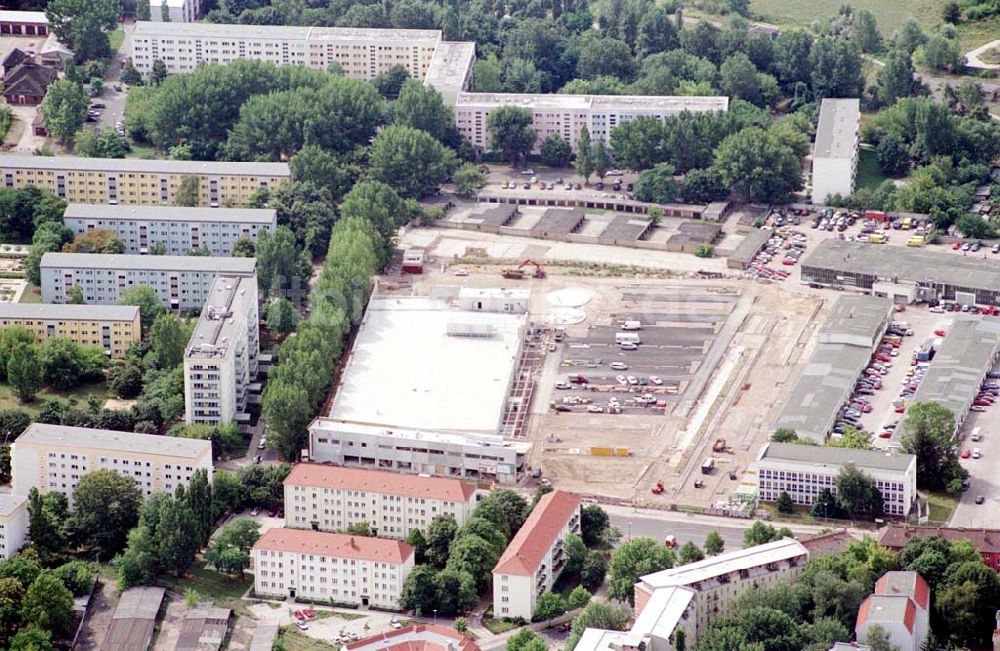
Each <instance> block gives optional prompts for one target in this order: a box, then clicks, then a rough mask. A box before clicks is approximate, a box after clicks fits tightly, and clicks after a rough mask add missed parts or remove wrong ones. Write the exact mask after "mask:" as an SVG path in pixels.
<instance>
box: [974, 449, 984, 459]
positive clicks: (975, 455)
mask: <svg viewBox="0 0 1000 651" xmlns="http://www.w3.org/2000/svg"><path fill="white" fill-rule="evenodd" d="M982 456H983V453H982V452H980V451H979V448H973V450H972V458H973V459H980V458H982Z"/></svg>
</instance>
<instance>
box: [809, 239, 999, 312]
mask: <svg viewBox="0 0 1000 651" xmlns="http://www.w3.org/2000/svg"><path fill="white" fill-rule="evenodd" d="M802 282H803V283H807V284H808V283H818V284H820V285H826V286H829V287H845V288H857V289H865V290H872V292H873V293H874V294H877V295H883V296H888V297H890V298H892V299H893V300H894V301H895V302H902V303H913V302H916V301H930V300H943V301H954V302H957V303H963V304H966V305H977V304H978V305H1000V265H998V264H997V263H996V262H995V261H993V260H984V259H983V258H977V257H976V256H960V255H952V254H950V253H941V252H937V251H930V250H928V249H926V248H923V247H916V248H915V247H906V246H885V245H881V244H869V243H867V242H848V241H846V240H838V239H834V238H830V239H826V240H823V241H822V242H820V243H819V244H817V245H816V246H815V247H813V248H811V250H810V251H809V253H807V254H806V256H805V257H804V258H803V259H802Z"/></svg>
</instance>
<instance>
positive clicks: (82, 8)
mask: <svg viewBox="0 0 1000 651" xmlns="http://www.w3.org/2000/svg"><path fill="white" fill-rule="evenodd" d="M120 13H121V5H120V3H119V2H118V1H117V0H52V1H51V2H49V3H48V4H47V5H46V8H45V15H46V17H47V18H48V20H49V26H50V27H51V29H52V31H53V32H54V33H55V35H56V36H57V37H58V38H59V41H60V42H61V43H63V44H65V45H66V47H68V48H69V49H70V50H72V51H73V53H74V54H75V55H76V60H77V62H81V61H93V60H95V59H101V58H104V57H106V56H108V55H109V54H110V52H111V46H110V43H109V41H108V35H107V33H106V30H111V29H114V28H115V27H116V24H117V22H118V15H119V14H120Z"/></svg>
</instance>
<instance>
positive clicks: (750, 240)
mask: <svg viewBox="0 0 1000 651" xmlns="http://www.w3.org/2000/svg"><path fill="white" fill-rule="evenodd" d="M770 238H771V231H769V230H764V229H763V228H752V229H750V230H749V231H748V232H747V234H746V236H745V237H744V238H743V241H742V242H740V243H739V244H737V245H736V248H735V249H733V252H732V253H730V254H729V258H727V260H726V266H727V267H729V268H730V269H749V268H750V263H751V262H753V259H754V258H755V257H757V254H758V253H760V250H761V249H763V248H764V245H765V244H767V241H768V240H769V239H770Z"/></svg>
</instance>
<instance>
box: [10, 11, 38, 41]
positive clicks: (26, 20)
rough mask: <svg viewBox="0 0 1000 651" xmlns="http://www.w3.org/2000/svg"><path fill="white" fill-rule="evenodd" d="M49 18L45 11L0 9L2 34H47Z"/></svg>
mask: <svg viewBox="0 0 1000 651" xmlns="http://www.w3.org/2000/svg"><path fill="white" fill-rule="evenodd" d="M48 33H49V18H48V16H46V15H45V12H44V11H0V36H45V35H46V34H48Z"/></svg>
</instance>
